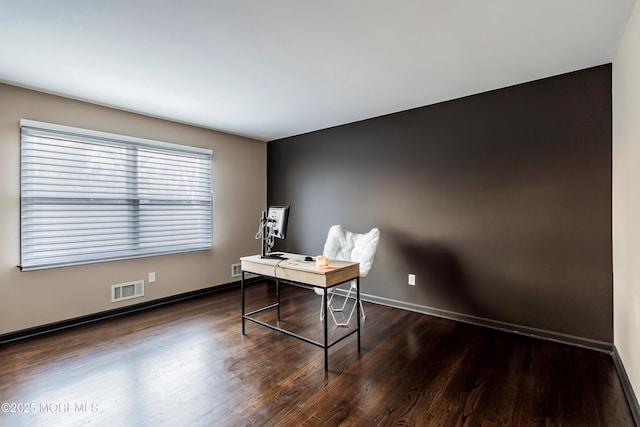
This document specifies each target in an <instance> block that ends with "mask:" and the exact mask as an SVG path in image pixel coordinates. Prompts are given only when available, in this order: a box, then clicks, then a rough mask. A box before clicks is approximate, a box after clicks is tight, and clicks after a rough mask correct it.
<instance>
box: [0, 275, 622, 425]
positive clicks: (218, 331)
mask: <svg viewBox="0 0 640 427" xmlns="http://www.w3.org/2000/svg"><path fill="white" fill-rule="evenodd" d="M281 297H282V305H283V306H282V321H281V322H280V324H281V326H286V327H287V328H290V329H292V330H293V331H294V332H296V333H299V334H303V335H305V336H311V337H313V339H318V340H320V337H321V336H322V323H321V322H320V320H319V317H318V314H319V308H320V300H319V297H318V296H317V295H315V293H314V292H312V291H310V290H307V289H300V288H295V287H291V286H283V287H282V290H281ZM274 300H275V289H274V286H273V285H272V284H266V283H264V284H255V285H252V286H249V287H248V288H247V301H248V305H247V307H255V308H257V307H260V306H262V305H266V304H268V303H270V302H272V301H274ZM365 310H366V312H367V319H366V321H365V322H364V323H363V325H362V350H361V351H360V352H358V351H357V344H356V337H355V336H353V337H348V338H347V339H345V340H344V341H342V342H340V343H339V344H336V345H335V346H334V347H332V348H331V349H330V350H329V371H327V372H325V371H324V359H323V351H322V349H321V348H318V347H315V346H313V345H310V344H308V343H305V342H302V341H299V340H296V339H294V338H291V337H287V336H285V335H282V334H279V333H277V332H275V331H272V330H269V329H267V328H264V327H263V326H261V325H257V324H253V323H250V322H247V325H246V335H244V336H243V335H242V334H241V321H240V292H239V290H238V289H227V290H224V291H221V292H218V293H215V294H211V295H205V296H200V297H197V298H194V299H191V300H187V301H182V302H178V303H174V304H171V305H167V306H163V307H156V308H152V309H148V310H146V311H143V312H138V313H134V314H130V315H126V316H121V317H118V318H114V319H109V320H104V321H99V322H95V323H92V324H88V325H84V326H78V327H74V328H70V329H67V330H63V331H58V332H53V333H50V334H47V335H43V336H39V337H34V338H29V339H25V340H22V341H15V342H11V343H7V344H4V345H1V346H0V397H1V400H2V402H7V403H9V404H10V405H13V408H14V409H15V410H14V412H0V425H2V426H4V425H7V426H9V425H10V426H36V425H44V426H49V425H55V426H58V425H69V426H80V425H90V426H94V425H99V426H100V425H114V426H116V425H117V426H182V425H194V426H300V425H309V426H316V425H317V426H320V425H322V426H339V425H348V426H372V425H376V426H378V425H382V426H387V425H389V426H391V425H393V426H395V425H404V426H592V425H593V426H633V420H632V416H631V412H630V410H629V408H628V406H627V403H626V400H625V398H624V394H623V390H622V387H621V384H620V381H619V379H618V377H617V375H616V371H615V367H614V364H613V360H612V358H611V356H610V355H608V354H605V353H602V352H597V351H593V350H588V349H583V348H578V347H572V346H568V345H563V344H559V343H555V342H550V341H544V340H539V339H533V338H530V337H525V336H520V335H516V334H509V333H504V332H500V331H496V330H491V329H486V328H481V327H478V326H474V325H468V324H463V323H457V322H453V321H449V320H445V319H439V318H434V317H431V316H427V315H423V314H419V313H413V312H409V311H405V310H399V309H394V308H390V307H385V306H380V305H374V304H366V303H365ZM260 316H263V317H261V318H263V319H264V320H265V321H268V322H273V323H274V324H275V323H277V319H276V318H275V312H266V313H263V314H261V315H260ZM329 329H330V333H331V336H332V337H333V338H336V337H339V336H341V334H344V333H345V332H346V328H339V327H336V326H333V325H331V326H330V328H329ZM19 404H22V405H23V406H22V407H19V406H18V405H19ZM26 405H28V406H26ZM32 405H35V406H32ZM25 408H27V409H29V410H30V411H29V412H26V409H25ZM10 409H11V408H10ZM18 409H20V410H18Z"/></svg>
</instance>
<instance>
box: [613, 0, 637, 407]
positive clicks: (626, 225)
mask: <svg viewBox="0 0 640 427" xmlns="http://www.w3.org/2000/svg"><path fill="white" fill-rule="evenodd" d="M613 100H614V101H613V293H614V303H613V305H614V309H613V312H614V344H615V346H616V348H617V349H618V352H619V353H620V357H621V359H622V362H623V363H624V366H625V369H626V371H627V374H628V375H629V380H630V381H631V384H632V385H633V388H634V392H635V394H636V396H640V6H638V5H636V6H635V9H634V11H633V14H632V16H631V19H630V21H629V25H628V26H627V28H626V31H625V35H624V38H623V41H622V43H621V45H620V47H619V49H618V52H617V54H616V58H615V61H614V63H613Z"/></svg>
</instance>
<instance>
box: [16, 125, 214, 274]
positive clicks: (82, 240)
mask: <svg viewBox="0 0 640 427" xmlns="http://www.w3.org/2000/svg"><path fill="white" fill-rule="evenodd" d="M20 129H21V132H20V133H21V138H20V141H21V166H20V170H21V180H20V196H21V223H20V236H21V256H20V262H21V265H20V267H21V269H22V270H23V271H27V270H35V269H42V268H51V267H60V266H66V265H75V264H85V263H91V262H99V261H110V260H118V259H126V258H135V257H142V256H150V255H159V254H169V253H176V252H186V251H194V250H202V249H208V248H211V246H212V235H211V234H212V233H211V211H212V193H211V150H206V149H202V148H195V147H187V146H182V145H177V144H169V143H166V142H158V141H150V140H146V139H140V138H133V137H127V136H122V135H114V134H109V133H104V132H96V131H90V130H85V129H77V128H70V127H67V126H58V125H52V124H49V123H41V122H35V121H31V120H24V119H23V120H21V121H20Z"/></svg>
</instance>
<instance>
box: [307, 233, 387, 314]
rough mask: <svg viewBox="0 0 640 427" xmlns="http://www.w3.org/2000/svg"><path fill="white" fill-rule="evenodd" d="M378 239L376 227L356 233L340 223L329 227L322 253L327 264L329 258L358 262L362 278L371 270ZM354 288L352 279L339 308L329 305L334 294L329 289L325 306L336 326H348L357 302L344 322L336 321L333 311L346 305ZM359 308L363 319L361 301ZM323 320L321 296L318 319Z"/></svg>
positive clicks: (316, 289)
mask: <svg viewBox="0 0 640 427" xmlns="http://www.w3.org/2000/svg"><path fill="white" fill-rule="evenodd" d="M379 240H380V230H378V229H377V228H372V229H371V231H369V232H368V233H364V234H358V233H353V232H351V231H349V230H346V229H345V228H343V227H342V226H341V225H333V226H332V227H331V228H330V229H329V234H328V235H327V241H326V242H325V244H324V250H323V252H322V253H323V255H325V256H327V257H328V258H329V265H331V260H340V261H353V262H358V263H360V278H364V277H366V276H367V274H369V270H371V266H372V265H373V258H374V256H375V254H376V249H377V248H378V241H379ZM360 283H362V281H360ZM355 290H356V282H355V281H352V282H351V283H350V284H349V292H348V293H347V295H346V296H345V299H344V303H343V304H342V307H340V308H334V307H333V306H332V305H331V301H333V297H334V296H335V288H333V289H331V290H329V292H330V294H331V296H330V297H329V300H328V302H327V306H328V308H329V310H328V311H329V312H330V313H331V317H333V321H334V322H335V323H336V325H337V326H348V325H349V323H350V322H351V317H352V316H353V312H354V311H355V308H356V305H357V304H355V303H354V304H353V307H352V309H351V313H350V314H349V318H348V319H347V321H346V322H343V323H340V322H338V321H337V320H336V317H335V315H334V314H333V312H334V311H343V310H344V308H345V307H346V305H347V301H348V300H349V297H350V296H351V292H352V291H355ZM314 291H315V292H316V294H318V295H323V294H324V291H323V290H322V289H319V288H314ZM360 310H362V318H363V319H365V318H366V315H365V314H364V307H363V306H362V301H360ZM323 320H324V298H322V300H321V302H320V321H323Z"/></svg>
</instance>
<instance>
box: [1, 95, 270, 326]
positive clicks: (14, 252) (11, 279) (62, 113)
mask: <svg viewBox="0 0 640 427" xmlns="http://www.w3.org/2000/svg"><path fill="white" fill-rule="evenodd" d="M21 118H25V119H31V120H38V121H44V122H50V123H57V124H61V125H68V126H75V127H81V128H86V129H93V130H99V131H105V132H112V133H119V134H125V135H130V136H135V137H141V138H149V139H155V140H160V141H167V142H173V143H178V144H185V145H192V146H199V147H205V148H211V149H212V150H213V188H214V195H215V207H214V211H213V249H212V250H209V251H198V252H191V253H185V254H177V255H165V256H155V257H148V258H141V259H135V260H128V261H114V262H107V263H98V264H89V265H84V266H77V267H65V268H56V269H50V270H43V271H33V272H25V273H23V272H20V271H19V269H18V268H17V267H16V266H17V265H18V263H19V248H20V228H19V226H20V216H19V215H20V185H19V176H20V166H19V163H20V155H19V148H20V138H19V121H20V119H21ZM265 203H266V145H265V143H264V142H260V141H256V140H252V139H248V138H242V137H238V136H233V135H228V134H224V133H220V132H215V131H211V130H206V129H201V128H197V127H193V126H187V125H182V124H178V123H173V122H169V121H165V120H159V119H154V118H150V117H145V116H141V115H137V114H132V113H128V112H124V111H119V110H115V109H110V108H106V107H101V106H97V105H93V104H88V103H84V102H80V101H75V100H70V99H66V98H62V97H57V96H53V95H48V94H44V93H40V92H35V91H30V90H26V89H22V88H17V87H14V86H8V85H3V84H0V334H3V333H9V332H14V331H18V330H21V329H25V328H29V327H33V326H38V325H43V324H47V323H51V322H56V321H60V320H65V319H69V318H74V317H78V316H82V315H86V314H91V313H96V312H100V311H104V310H109V309H113V308H119V307H122V306H124V305H128V304H135V303H140V302H143V301H148V300H153V299H157V298H162V297H166V296H170V295H175V294H180V293H184V292H189V291H193V290H197V289H202V288H207V287H210V286H215V285H220V284H224V283H229V282H232V281H234V280H237V278H232V277H231V264H232V263H235V262H239V261H238V258H239V257H240V256H243V255H248V254H252V253H257V252H259V250H260V244H259V242H258V241H256V240H255V239H254V235H255V232H256V228H257V223H258V220H259V215H260V212H261V211H262V210H263V209H264V206H265ZM152 271H154V272H155V273H156V277H157V281H156V283H153V284H148V283H147V279H148V273H149V272H152ZM139 279H144V280H145V296H144V298H137V299H132V300H128V301H123V302H119V303H111V299H110V290H111V285H112V284H116V283H122V282H128V281H132V280H139Z"/></svg>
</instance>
